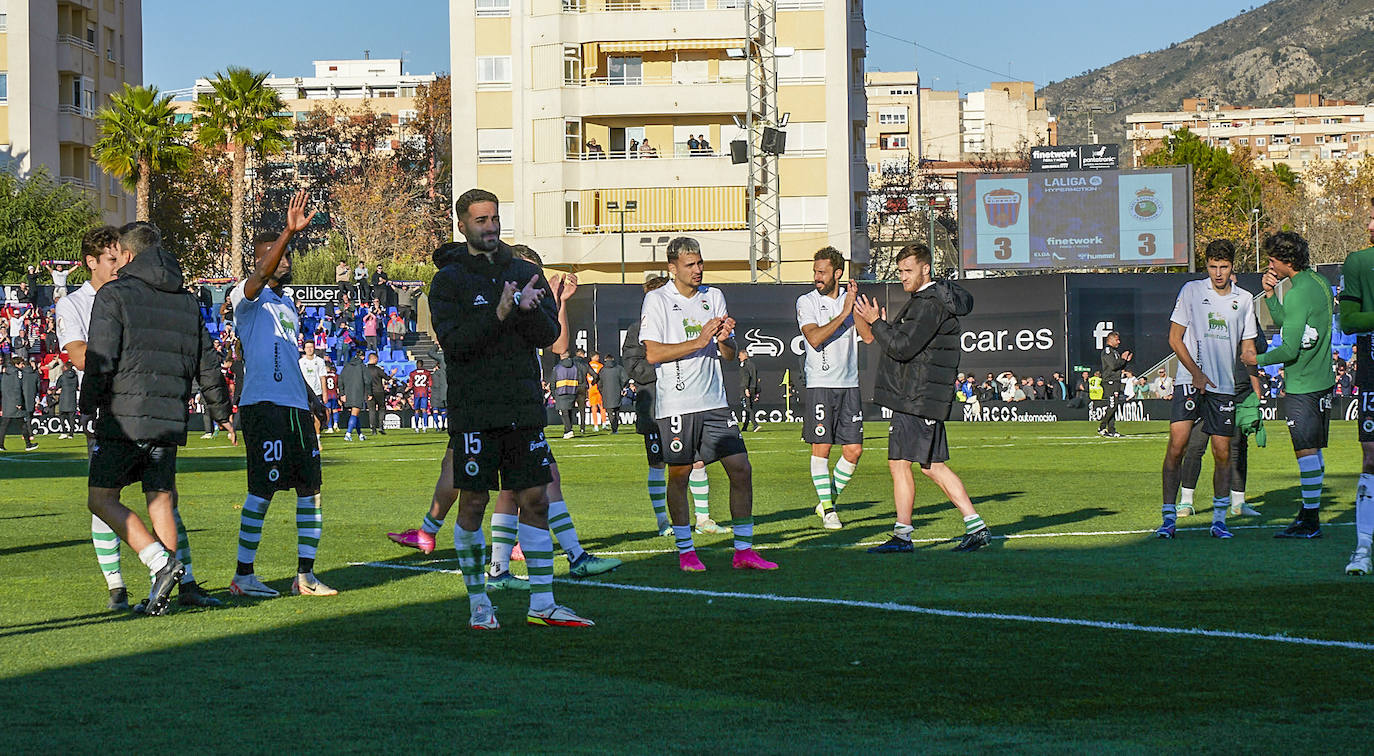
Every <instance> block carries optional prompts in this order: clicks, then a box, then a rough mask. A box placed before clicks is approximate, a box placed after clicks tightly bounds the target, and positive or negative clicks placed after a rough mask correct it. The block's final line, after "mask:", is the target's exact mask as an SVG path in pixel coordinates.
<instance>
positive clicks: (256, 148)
mask: <svg viewBox="0 0 1374 756" xmlns="http://www.w3.org/2000/svg"><path fill="white" fill-rule="evenodd" d="M269 75H270V74H269V72H267V71H261V72H255V71H250V70H248V69H247V68H240V67H237V66H229V67H228V68H227V69H225V71H224V72H223V73H220V72H217V73H216V74H215V78H213V79H211V80H210V86H211V88H212V89H213V90H214V91H213V92H212V93H210V94H208V95H205V96H203V97H202V98H201V100H200V102H198V103H196V118H197V120H198V121H199V130H198V132H197V139H198V140H199V141H200V143H201V144H203V145H206V146H219V147H224V148H227V149H228V151H229V154H230V157H231V161H232V162H231V173H230V204H229V217H230V218H229V219H230V226H229V229H230V232H229V234H230V250H231V255H232V256H236V257H238V258H239V265H240V267H241V269H242V271H243V274H244V275H245V276H246V275H248V270H249V265H250V259H249V255H248V254H247V251H248V250H247V249H246V247H245V245H244V235H243V231H244V217H245V214H244V194H245V192H246V190H247V187H246V185H245V176H246V174H247V169H248V151H249V150H250V149H251V150H252V151H253V152H254V153H255V154H256V155H257V156H259V157H266V156H268V155H273V154H276V153H278V152H281V151H282V150H284V149H286V148H287V147H288V146H289V145H290V140H289V139H288V138H287V136H286V131H287V128H288V127H289V119H288V118H286V117H284V116H281V115H279V114H280V113H281V112H282V110H283V109H284V108H285V105H284V104H283V103H282V100H281V96H280V95H278V94H277V90H275V89H272V88H271V87H268V86H265V85H264V83H263V82H264V81H266V79H267V77H268V76H269Z"/></svg>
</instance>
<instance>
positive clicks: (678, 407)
mask: <svg viewBox="0 0 1374 756" xmlns="http://www.w3.org/2000/svg"><path fill="white" fill-rule="evenodd" d="M726 315H727V313H726V309H725V297H724V295H722V294H721V293H720V289H713V288H711V287H709V286H702V287H701V288H699V289H697V291H696V292H695V293H694V294H693V295H692V296H691V297H690V298H688V297H684V296H682V294H681V293H680V292H678V290H677V286H676V285H675V284H672V283H669V284H668V285H667V286H662V287H659V288H657V289H655V290H653V291H651V292H649V293H648V294H646V295H644V306H643V308H642V309H641V310H640V325H639V339H640V341H654V342H658V343H659V344H681V343H683V342H685V341H691V340H692V339H695V338H696V337H698V336H700V335H701V327H702V326H703V325H705V324H706V321H708V320H710V319H711V318H723V317H726ZM654 370H655V374H656V375H657V376H658V382H657V385H658V391H657V392H656V394H655V400H654V417H656V418H663V417H671V416H673V415H686V414H689V413H692V412H705V411H706V410H713V409H720V408H721V407H726V406H729V404H730V402H729V400H728V399H727V398H726V396H725V381H724V379H723V377H722V375H721V369H720V348H719V345H718V344H717V343H716V341H715V340H714V339H713V340H712V341H711V343H709V344H707V345H706V346H705V347H703V348H701V349H699V350H697V351H696V352H693V353H692V354H689V355H687V356H686V357H683V358H682V359H680V360H675V361H673V362H664V363H662V364H660V365H656V366H655V367H654Z"/></svg>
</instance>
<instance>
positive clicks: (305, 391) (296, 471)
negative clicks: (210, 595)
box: [229, 189, 338, 598]
mask: <svg viewBox="0 0 1374 756" xmlns="http://www.w3.org/2000/svg"><path fill="white" fill-rule="evenodd" d="M306 200H307V195H306V192H305V190H304V189H302V190H300V191H299V192H297V193H296V196H295V197H293V198H292V200H291V202H290V205H289V206H288V208H287V213H286V228H285V229H284V230H283V231H282V232H281V233H280V234H271V233H264V234H259V235H258V236H257V237H256V238H254V239H253V253H254V259H255V265H254V268H253V272H252V273H250V274H249V275H248V277H247V278H245V279H244V280H243V281H241V282H239V284H238V285H237V286H235V287H234V289H233V291H232V292H231V293H230V295H229V301H230V303H231V305H232V307H233V308H234V324H235V326H236V328H237V329H238V336H239V340H240V341H241V342H242V344H243V362H244V364H243V382H244V385H243V395H242V398H241V399H240V400H239V417H240V419H241V422H242V424H243V439H244V448H245V449H246V450H247V452H248V496H247V497H246V498H245V499H244V502H243V513H242V515H241V517H240V521H239V550H238V566H237V568H236V569H235V573H234V578H233V580H232V581H231V582H230V583H229V592H230V593H232V594H234V595H236V596H252V597H255V598H273V597H275V596H278V595H280V594H279V593H278V592H277V591H276V590H275V589H273V588H271V587H269V586H268V585H267V584H265V583H263V582H262V581H261V580H259V579H258V576H257V575H256V574H255V572H254V566H253V565H254V562H255V561H256V559H257V553H258V544H259V542H260V541H261V540H262V526H263V521H264V520H265V519H266V517H267V507H268V505H270V504H271V503H272V496H273V494H275V493H276V492H277V491H285V490H288V489H291V488H294V489H296V577H295V579H294V580H292V581H291V592H292V593H294V594H297V595H301V596H333V595H335V594H337V593H338V591H336V590H334V589H333V588H330V587H329V586H327V585H325V584H324V583H322V582H320V580H319V578H317V577H315V554H316V550H317V549H318V548H319V545H320V532H321V530H322V528H323V526H324V512H323V510H322V509H321V507H320V484H321V481H322V475H321V471H320V442H319V437H318V435H317V434H316V432H315V419H314V417H313V416H312V412H311V411H312V407H313V406H314V405H315V404H316V403H317V402H318V399H316V398H315V397H314V395H313V394H312V393H311V389H310V387H309V386H308V385H307V384H306V381H305V377H304V376H303V375H302V373H301V367H300V363H299V362H298V361H297V359H296V354H297V352H296V343H297V334H298V333H299V330H300V324H299V320H298V319H297V315H296V307H295V305H294V304H293V303H292V302H291V300H289V299H287V298H285V297H284V296H283V295H282V287H283V286H285V285H286V284H288V283H290V282H291V258H290V256H288V255H287V254H286V248H287V246H288V245H290V243H291V238H292V237H293V236H295V235H296V234H297V233H299V232H301V231H304V230H305V229H306V227H307V226H309V225H310V221H311V220H312V219H313V218H314V217H315V211H314V210H311V211H310V212H309V213H307V212H306V211H305V206H306ZM312 399H315V401H312Z"/></svg>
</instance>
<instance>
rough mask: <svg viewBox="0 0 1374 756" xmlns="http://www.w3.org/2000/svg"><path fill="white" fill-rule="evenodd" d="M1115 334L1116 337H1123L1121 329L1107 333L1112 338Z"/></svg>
mask: <svg viewBox="0 0 1374 756" xmlns="http://www.w3.org/2000/svg"><path fill="white" fill-rule="evenodd" d="M1113 336H1115V337H1117V338H1118V339H1119V338H1121V332H1120V331H1111V332H1110V333H1108V334H1107V338H1109V339H1110V338H1111V337H1113Z"/></svg>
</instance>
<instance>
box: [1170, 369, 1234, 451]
mask: <svg viewBox="0 0 1374 756" xmlns="http://www.w3.org/2000/svg"><path fill="white" fill-rule="evenodd" d="M1199 420H1201V421H1202V432H1203V433H1206V434H1207V435H1209V436H1226V437H1227V438H1230V437H1231V435H1232V434H1234V433H1235V432H1236V397H1235V395H1234V394H1216V393H1212V392H1210V391H1209V392H1206V393H1202V394H1199V393H1198V390H1197V389H1196V388H1194V387H1193V385H1192V384H1190V383H1176V384H1174V402H1173V405H1172V409H1171V411H1170V414H1169V422H1171V423H1193V424H1195V425H1196V424H1197V422H1198V421H1199Z"/></svg>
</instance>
